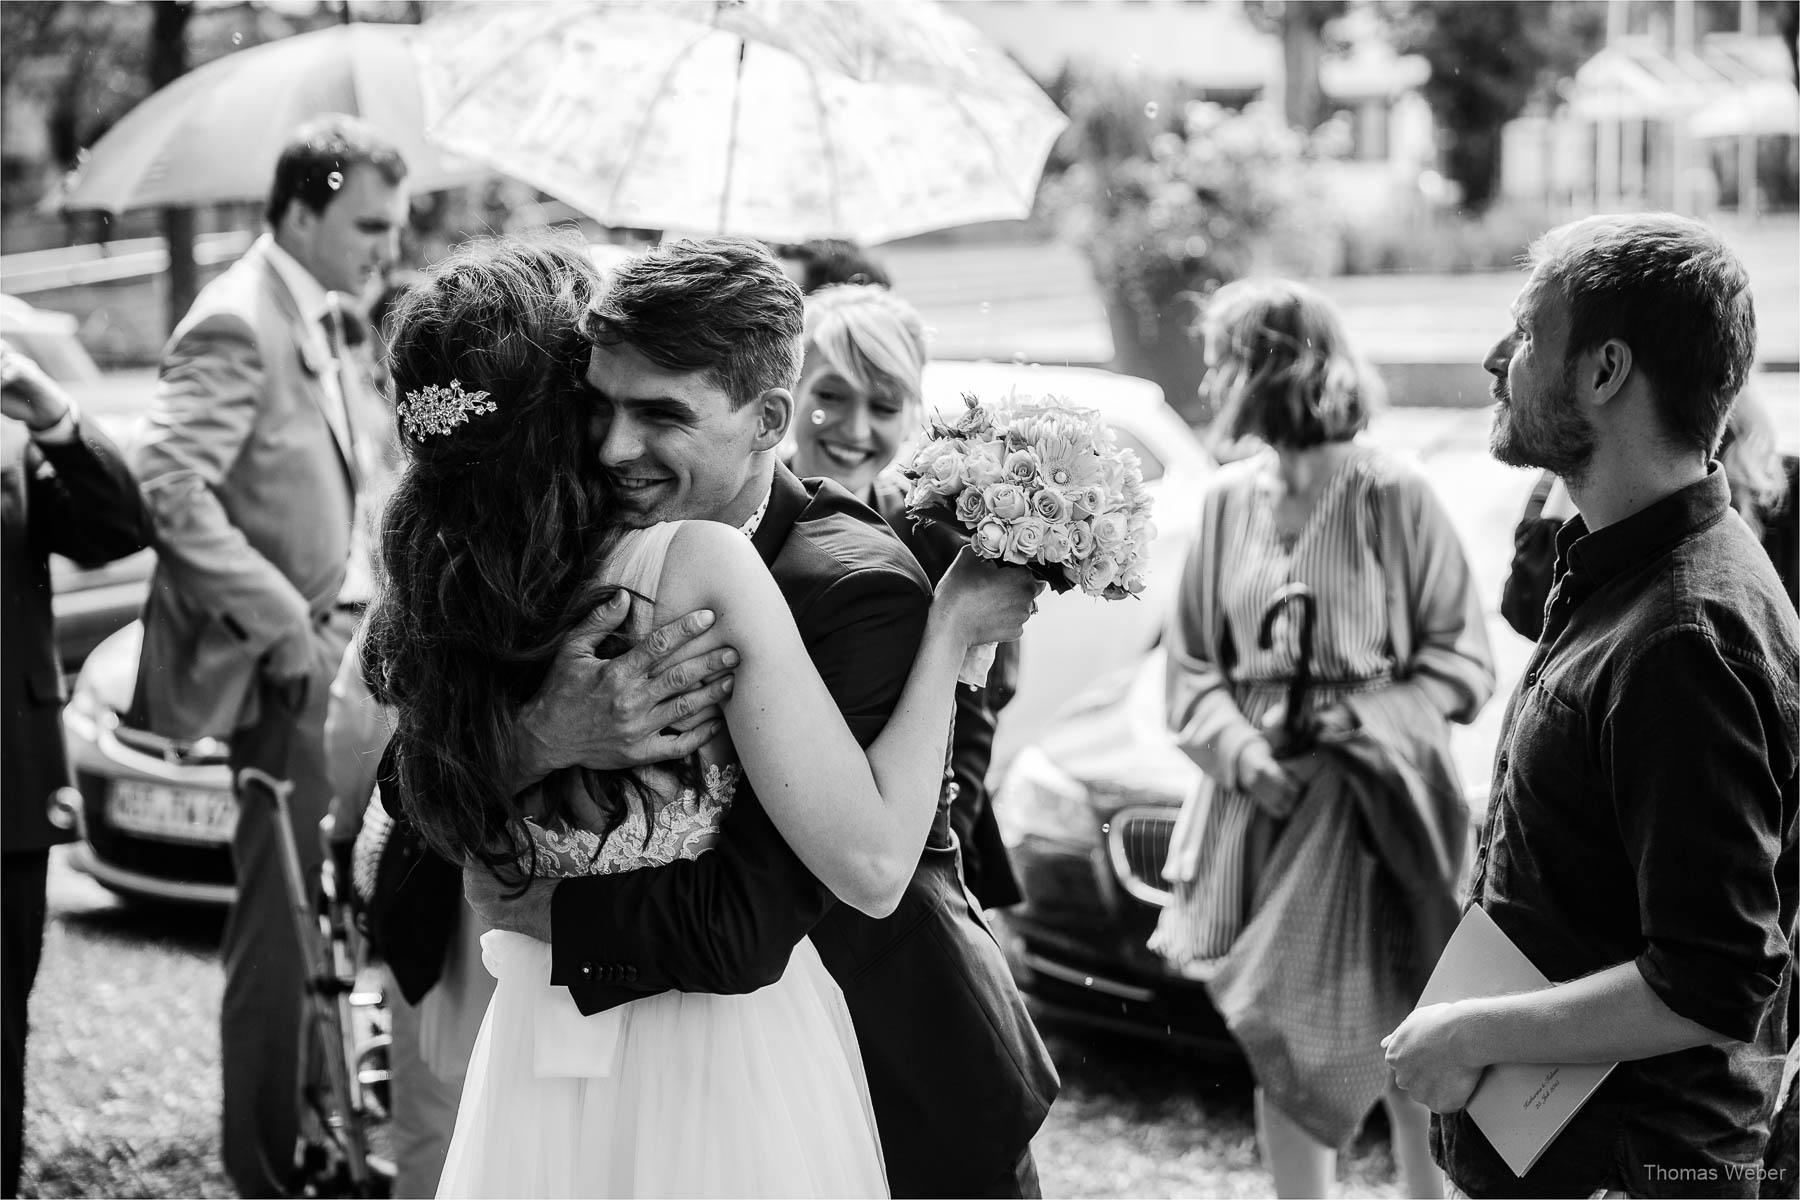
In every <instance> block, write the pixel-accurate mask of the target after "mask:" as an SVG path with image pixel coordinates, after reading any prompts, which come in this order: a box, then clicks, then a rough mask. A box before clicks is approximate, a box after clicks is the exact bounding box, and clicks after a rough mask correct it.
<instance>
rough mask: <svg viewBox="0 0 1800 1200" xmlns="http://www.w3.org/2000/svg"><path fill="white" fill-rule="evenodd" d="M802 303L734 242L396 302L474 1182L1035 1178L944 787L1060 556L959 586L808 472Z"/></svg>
mask: <svg viewBox="0 0 1800 1200" xmlns="http://www.w3.org/2000/svg"><path fill="white" fill-rule="evenodd" d="M801 335H802V308H801V299H800V293H799V291H798V289H796V288H795V287H794V285H793V284H792V283H791V282H790V281H789V280H788V279H787V277H786V276H785V275H784V274H783V272H782V270H781V268H780V267H779V265H778V264H777V263H776V262H775V260H774V259H773V258H771V257H770V256H769V255H768V254H767V253H766V252H765V251H764V250H762V249H761V248H760V247H759V246H757V245H756V244H755V243H752V242H748V241H742V240H738V239H729V238H720V239H711V240H706V241H699V242H683V243H676V244H673V245H667V246H664V247H662V248H660V249H658V250H656V251H654V252H652V253H649V254H647V255H643V256H641V257H639V258H636V259H634V260H632V261H630V262H628V263H626V264H624V265H622V266H621V267H619V268H618V269H617V271H616V273H615V274H614V275H613V277H612V278H611V279H610V280H609V281H608V283H607V285H606V286H605V288H604V289H602V288H601V287H600V285H599V281H598V278H597V276H596V273H595V271H594V269H593V267H592V265H591V263H590V262H589V260H588V258H587V256H586V253H585V250H584V249H583V248H582V247H580V246H578V245H577V246H570V245H566V244H562V243H557V242H540V243H525V242H518V241H499V242H491V243H482V244H478V245H474V246H471V247H467V248H465V249H463V250H461V251H459V252H457V253H456V254H455V255H453V256H452V257H451V258H449V259H448V260H446V261H445V262H443V263H442V264H440V265H439V267H438V268H437V269H436V270H435V271H434V272H433V273H432V275H431V276H430V277H429V278H428V279H426V280H425V281H424V282H423V283H421V284H420V285H419V286H418V287H417V288H415V289H413V290H412V292H411V293H410V294H409V295H408V296H407V297H406V298H405V299H404V300H403V302H402V307H401V309H400V310H399V312H398V313H397V314H396V316H395V318H394V329H393V342H392V347H391V355H392V369H393V374H394V381H395V394H396V396H397V397H399V398H400V402H399V404H398V405H397V411H398V413H399V416H400V424H401V428H402V431H403V432H404V433H405V435H406V438H405V440H406V445H407V450H408V461H407V464H406V466H405V469H404V471H403V472H402V475H401V478H400V480H399V481H398V483H397V484H396V485H395V488H394V491H393V493H392V495H391V497H390V499H389V501H388V504H387V509H386V513H385V517H384V521H383V529H382V542H381V551H380V574H381V576H382V580H383V582H382V589H381V593H380V596H379V598H378V599H377V601H376V603H375V605H374V606H373V607H372V608H371V610H370V612H369V615H368V618H367V624H366V628H365V630H364V635H365V637H364V642H363V650H362V653H363V662H364V669H365V671H366V673H367V677H368V679H369V680H370V682H371V685H372V686H373V688H374V690H375V692H376V694H377V695H378V696H379V697H380V698H382V699H384V700H386V701H387V702H388V703H389V704H390V705H391V706H392V707H393V709H394V711H395V713H396V716H397V725H396V731H395V739H394V743H393V746H392V753H393V766H394V770H395V773H396V776H397V781H398V785H399V792H400V798H401V806H402V807H403V809H404V810H405V812H406V813H407V815H408V816H409V817H410V818H411V819H412V821H413V822H414V823H416V824H417V825H418V826H419V828H420V831H421V832H422V833H423V835H424V836H425V837H426V839H427V840H428V841H429V842H431V843H432V845H433V846H434V847H435V848H436V849H437V850H438V851H439V852H440V853H443V854H444V855H446V856H447V857H449V858H451V860H452V861H461V862H464V863H465V864H469V865H467V866H466V867H465V873H464V882H465V888H466V890H467V893H468V896H469V898H470V901H471V903H473V904H474V906H475V907H476V909H477V911H478V912H479V913H480V914H481V916H482V917H483V919H484V920H485V921H486V922H487V923H488V925H489V926H490V927H491V928H492V929H494V930H495V932H493V933H490V934H488V935H486V936H485V937H484V939H483V954H484V958H485V959H486V961H487V963H488V965H489V968H490V969H491V970H492V971H493V972H494V974H495V975H496V977H497V980H498V982H497V990H496V992H495V996H494V999H493V1001H492V1003H491V1005H490V1007H489V1009H488V1014H487V1017H486V1020H485V1022H484V1024H483V1027H482V1031H481V1034H480V1037H479V1039H478V1042H477V1045H476V1049H475V1053H474V1056H473V1058H472V1060H471V1063H470V1066H469V1073H468V1082H467V1083H466V1085H465V1088H464V1092H463V1096H462V1102H461V1106H460V1109H459V1113H458V1117H457V1128H456V1132H455V1135H454V1137H453V1139H452V1145H451V1149H450V1153H449V1157H448V1161H447V1162H446V1165H445V1169H444V1173H443V1179H442V1184H441V1186H440V1193H439V1194H440V1195H539V1196H548V1195H596V1196H598V1195H705V1194H732V1195H866V1194H886V1193H887V1192H888V1191H889V1189H890V1188H891V1190H892V1192H893V1193H894V1194H896V1195H911V1196H938V1195H957V1196H1020V1195H1036V1194H1037V1191H1038V1185H1037V1177H1036V1169H1035V1166H1034V1164H1033V1162H1032V1158H1031V1153H1030V1141H1031V1137H1032V1135H1033V1134H1034V1133H1035V1132H1036V1130H1037V1128H1038V1127H1039V1125H1040V1124H1041V1123H1042V1122H1043V1119H1044V1117H1045V1115H1046V1113H1047V1112H1048V1110H1049V1106H1050V1103H1051V1101H1052V1100H1053V1099H1054V1097H1055V1094H1056V1091H1057V1087H1058V1080H1057V1077H1056V1072H1055V1068H1054V1067H1053V1065H1052V1064H1051V1062H1050V1059H1049V1056H1048V1054H1047V1053H1046V1051H1045V1049H1044V1046H1043V1043H1042V1042H1041V1040H1040V1039H1039V1037H1038V1035H1037V1031H1036V1030H1035V1028H1034V1027H1033V1026H1032V1023H1031V1019H1030V1017H1029V1015H1028V1014H1027V1012H1026V1010H1025V1007H1024V1004H1023V1003H1022V1001H1021V999H1020V997H1019V994H1018V992H1017V990H1016V988H1015V987H1014V985H1013V983H1012V981H1011V978H1010V976H1009V975H1008V972H1007V968H1006V965H1005V961H1004V959H1003V957H1002V955H1001V953H1000V950H999V948H998V946H997V944H996V943H995V940H994V938H993V936H992V934H991V933H990V931H989V930H988V928H987V926H986V924H985V923H984V921H983V918H982V916H981V913H980V911H979V908H978V906H977V905H976V904H975V903H974V902H973V901H972V900H971V898H970V896H969V894H968V893H967V891H966V890H965V888H964V886H963V883H962V878H961V875H960V873H959V868H958V863H957V848H956V841H955V839H954V837H953V835H952V834H951V832H950V824H949V820H948V806H947V801H946V800H944V799H943V798H942V794H943V792H944V790H945V789H943V787H942V784H943V777H944V763H945V758H946V753H947V749H948V737H949V730H950V726H951V720H952V715H953V705H954V688H955V679H956V674H957V672H958V669H959V666H960V664H961V661H962V657H963V654H964V652H965V651H966V650H967V648H968V647H970V646H971V645H976V644H980V643H983V642H990V641H1004V640H1008V639H1010V638H1013V637H1016V636H1018V633H1019V631H1020V628H1021V626H1022V624H1023V622H1024V620H1025V617H1026V614H1027V612H1028V609H1029V606H1030V604H1031V602H1032V600H1033V598H1034V596H1035V594H1036V592H1037V589H1038V588H1039V587H1040V586H1041V585H1038V584H1036V583H1035V582H1034V581H1033V580H1032V579H1031V577H1030V576H1029V575H1028V574H1027V573H1026V572H1024V571H1020V570H1008V569H1005V568H1001V567H995V566H993V565H990V564H987V563H984V562H982V561H980V560H978V559H976V558H975V557H974V556H973V555H971V554H970V553H968V552H967V551H965V552H964V553H963V555H962V556H961V557H960V558H959V559H958V560H957V561H956V563H954V564H953V565H952V566H951V568H950V570H949V571H948V572H947V573H946V575H945V577H944V579H943V580H942V581H941V582H940V584H939V586H938V588H937V590H936V594H935V597H934V595H933V592H932V590H931V589H930V587H929V586H928V585H927V583H926V580H925V577H924V575H923V574H922V573H921V571H920V569H919V567H918V564H917V563H916V562H915V560H914V559H913V558H912V556H911V555H910V554H909V553H908V551H907V550H906V549H905V548H904V547H903V546H902V545H901V543H900V542H899V541H898V540H897V539H896V538H895V537H894V536H893V534H892V533H891V532H890V531H889V529H888V528H887V526H886V525H885V524H884V523H883V521H882V519H881V518H880V517H879V516H878V515H877V514H876V513H874V512H873V511H872V510H870V509H868V508H866V507H864V506H863V505H862V504H861V503H859V502H858V501H856V500H855V499H853V498H852V497H851V496H850V495H849V494H848V493H846V492H844V491H843V490H841V489H840V488H838V487H837V486H836V485H835V484H832V483H830V482H824V481H819V480H808V481H806V482H804V483H803V482H802V481H800V480H799V479H797V478H796V477H795V476H794V475H793V474H791V473H790V472H789V471H788V470H787V469H786V468H785V467H784V466H782V465H781V463H780V462H779V461H778V460H777V457H776V455H777V447H778V446H779V444H780V442H781V440H782V437H783V435H784V433H785V432H786V430H787V425H788V422H789V420H790V417H791V414H792V407H793V399H792V389H793V387H794V384H795V381H796V379H797V378H798V376H799V371H800V354H801ZM627 605H628V611H629V615H628V616H627V617H626V618H625V622H624V626H623V629H624V630H625V632H626V634H627V635H628V636H627V638H626V639H624V641H621V642H619V643H618V644H616V645H606V644H603V645H601V646H599V647H595V646H593V645H592V642H593V639H594V637H595V636H596V631H597V630H601V629H606V628H611V627H612V626H613V625H614V624H616V623H617V620H618V616H619V613H620V611H621V610H622V609H623V608H625V607H626V606H627ZM674 618H679V619H674ZM696 635H698V636H696ZM632 641H635V642H637V643H638V645H639V649H638V651H637V652H635V653H630V654H625V655H622V656H618V655H619V651H620V650H621V649H622V648H623V646H624V645H625V644H628V643H629V642H632ZM596 652H597V654H598V655H599V657H596ZM606 656H616V657H610V658H607V657H606ZM644 664H649V665H644ZM727 670H728V671H729V674H726V673H724V672H725V671H727ZM597 714H604V715H597ZM609 718H616V719H609Z"/></svg>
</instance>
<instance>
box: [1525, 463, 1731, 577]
mask: <svg viewBox="0 0 1800 1200" xmlns="http://www.w3.org/2000/svg"><path fill="white" fill-rule="evenodd" d="M1730 507H1731V485H1730V484H1729V483H1728V482H1726V479H1725V471H1724V469H1723V468H1722V467H1720V466H1719V464H1718V463H1717V462H1714V463H1712V464H1711V465H1710V466H1709V467H1708V468H1707V472H1706V477H1705V478H1703V479H1700V480H1697V481H1696V482H1694V483H1690V484H1689V485H1688V486H1686V487H1684V488H1682V489H1681V490H1680V491H1678V492H1676V493H1674V494H1673V495H1670V496H1665V497H1664V498H1663V499H1661V500H1658V501H1657V502H1656V503H1655V504H1652V505H1651V506H1650V507H1648V508H1645V509H1642V510H1640V511H1638V512H1635V513H1633V514H1631V515H1630V516H1629V517H1626V518H1625V519H1624V520H1623V521H1616V522H1614V523H1613V524H1611V525H1608V526H1607V527H1606V528H1604V529H1599V530H1595V531H1594V532H1592V533H1589V532H1588V527H1587V522H1586V521H1585V520H1583V519H1582V518H1581V517H1580V516H1575V517H1573V518H1571V519H1570V520H1569V521H1568V522H1567V523H1566V524H1564V525H1563V527H1562V529H1561V530H1559V531H1558V532H1557V535H1556V553H1557V557H1558V558H1559V559H1563V560H1565V561H1567V563H1568V564H1569V569H1570V570H1571V571H1573V572H1576V573H1578V574H1580V575H1581V576H1583V577H1584V579H1585V581H1586V582H1587V583H1588V585H1589V586H1590V588H1591V587H1597V586H1598V585H1600V584H1601V583H1603V582H1604V581H1606V580H1608V579H1610V578H1612V577H1613V576H1615V575H1618V574H1620V573H1621V572H1623V571H1625V570H1628V569H1629V568H1631V567H1634V566H1636V565H1637V564H1638V563H1641V562H1643V561H1644V560H1645V559H1648V558H1650V557H1652V556H1654V555H1656V554H1659V553H1661V552H1662V551H1663V550H1665V549H1666V548H1667V547H1669V546H1671V545H1673V544H1674V543H1676V542H1678V541H1680V540H1682V539H1683V538H1685V537H1688V536H1690V535H1692V534H1694V533H1697V532H1698V531H1699V530H1701V529H1703V528H1705V527H1706V526H1708V525H1710V524H1712V523H1713V522H1714V521H1716V520H1718V519H1719V518H1720V517H1722V516H1724V515H1725V511H1726V510H1727V509H1729V508H1730Z"/></svg>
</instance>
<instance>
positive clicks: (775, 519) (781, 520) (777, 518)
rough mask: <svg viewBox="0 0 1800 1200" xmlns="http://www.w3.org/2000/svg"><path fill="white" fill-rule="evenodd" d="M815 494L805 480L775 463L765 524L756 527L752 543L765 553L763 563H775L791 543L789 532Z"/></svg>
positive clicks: (759, 551)
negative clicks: (777, 556) (809, 489)
mask: <svg viewBox="0 0 1800 1200" xmlns="http://www.w3.org/2000/svg"><path fill="white" fill-rule="evenodd" d="M811 500H812V496H811V494H810V493H809V492H807V490H806V485H805V484H803V483H801V482H800V480H799V479H797V478H796V477H795V476H794V473H793V472H792V471H790V470H788V469H787V468H786V467H785V466H783V465H782V464H781V463H779V462H777V463H776V464H775V476H774V478H773V479H772V480H770V482H769V507H768V509H767V511H765V512H764V513H763V519H762V524H761V525H758V526H757V527H756V533H755V535H754V536H752V537H751V539H750V544H751V545H752V546H755V547H756V552H757V553H758V554H760V555H762V560H763V562H765V563H767V564H768V565H770V566H774V565H775V557H776V555H778V554H780V553H781V548H782V546H784V545H786V544H787V539H788V534H789V533H791V532H792V531H793V528H794V523H795V522H796V521H798V520H799V519H800V514H801V513H802V512H804V511H805V510H806V506H807V504H808V503H810V502H811Z"/></svg>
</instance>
